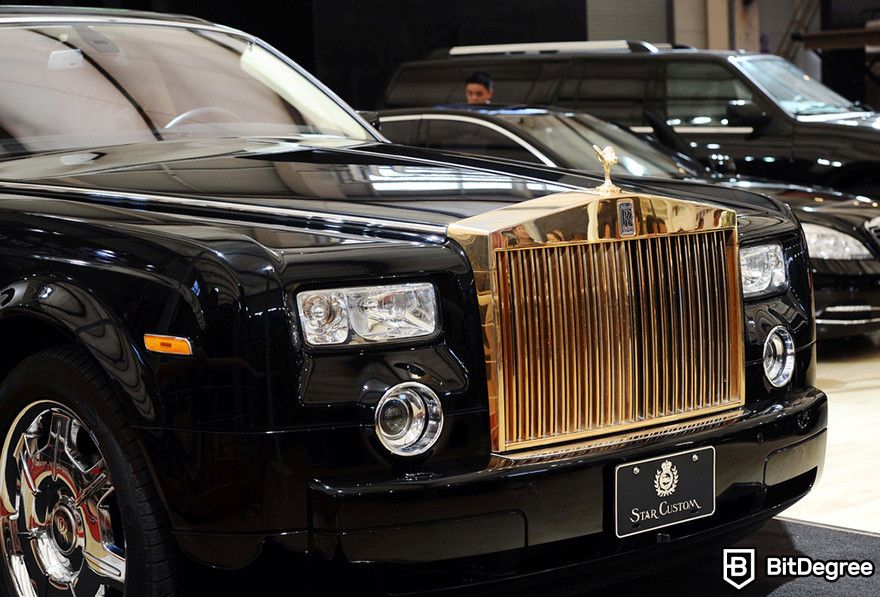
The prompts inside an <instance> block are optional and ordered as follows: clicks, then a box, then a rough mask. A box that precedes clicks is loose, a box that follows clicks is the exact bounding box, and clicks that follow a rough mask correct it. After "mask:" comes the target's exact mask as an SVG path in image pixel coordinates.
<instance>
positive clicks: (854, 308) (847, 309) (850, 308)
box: [823, 305, 880, 313]
mask: <svg viewBox="0 0 880 597" xmlns="http://www.w3.org/2000/svg"><path fill="white" fill-rule="evenodd" d="M869 311H880V307H873V306H871V305H836V306H833V307H828V308H826V309H825V310H824V311H823V313H865V312H869Z"/></svg>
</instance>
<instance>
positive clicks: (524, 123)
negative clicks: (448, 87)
mask: <svg viewBox="0 0 880 597" xmlns="http://www.w3.org/2000/svg"><path fill="white" fill-rule="evenodd" d="M380 117H381V118H380V120H381V127H382V133H383V134H384V135H385V136H387V137H388V138H389V139H390V140H392V141H395V142H397V143H403V144H406V145H414V146H417V147H426V148H430V149H439V150H444V151H453V152H463V153H471V154H475V155H484V156H492V157H500V158H505V159H511V160H518V161H525V162H529V163H533V164H544V165H547V166H553V167H559V168H568V169H572V170H577V171H581V172H587V173H594V174H600V173H601V172H602V167H601V165H600V164H599V162H598V161H597V160H596V156H595V153H594V151H593V146H594V145H598V146H601V147H604V146H606V145H609V144H610V145H612V146H614V148H615V149H616V151H617V154H618V158H619V161H620V170H621V173H622V174H623V175H625V176H631V177H655V178H667V179H678V180H690V181H697V180H701V181H705V182H709V183H712V184H720V185H725V186H733V187H737V188H743V189H749V190H752V191H756V192H759V193H764V194H767V195H770V196H772V197H774V198H776V199H779V200H780V201H783V202H784V203H786V204H787V205H788V206H789V207H791V208H792V209H793V210H794V212H795V214H796V215H797V217H798V219H799V220H800V222H801V223H802V224H803V228H804V233H805V236H806V239H807V247H808V248H809V250H810V255H811V264H812V266H813V277H814V281H815V288H814V293H815V298H816V318H817V319H816V326H817V332H818V336H819V338H820V339H831V338H842V337H846V336H854V335H857V334H867V333H872V332H876V331H877V330H880V207H878V204H877V201H876V200H874V199H871V198H868V197H864V196H856V195H849V194H847V193H842V192H840V191H835V190H833V189H829V188H824V187H818V188H817V187H805V186H802V185H794V184H786V183H780V182H773V181H768V180H764V179H759V178H749V177H743V176H736V175H729V174H719V173H717V172H714V171H711V170H709V169H707V168H706V167H703V166H701V165H700V164H699V162H697V161H696V160H695V159H693V156H691V155H689V151H690V149H691V148H690V146H689V145H688V144H686V143H684V142H682V141H681V140H680V139H672V138H673V136H675V135H676V133H675V132H674V131H673V130H671V127H667V130H666V131H665V132H664V136H665V138H667V139H672V140H673V141H674V142H673V143H671V144H672V145H675V146H677V147H679V149H680V151H679V152H673V151H670V150H669V149H668V148H667V147H666V146H665V145H662V144H660V143H659V142H656V140H655V141H654V142H653V143H650V142H649V141H648V140H644V139H641V138H639V137H637V136H636V135H634V134H632V133H630V132H628V131H627V130H625V129H623V128H621V127H618V126H615V125H613V124H611V123H608V122H605V121H602V120H599V119H598V118H595V117H593V116H592V115H589V114H586V113H584V112H580V111H577V110H563V109H561V108H548V107H539V106H516V105H508V106H504V105H482V106H481V105H473V106H469V105H453V106H436V107H433V108H405V109H401V110H386V111H383V112H381V113H380ZM655 126H656V128H658V129H659V128H660V127H663V126H665V124H664V123H662V122H660V123H655ZM652 139H653V138H652Z"/></svg>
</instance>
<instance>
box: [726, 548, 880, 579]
mask: <svg viewBox="0 0 880 597" xmlns="http://www.w3.org/2000/svg"><path fill="white" fill-rule="evenodd" d="M755 560H756V558H755V550H754V548H744V549H743V548H741V549H725V550H724V569H723V576H724V580H725V581H726V582H727V583H728V584H730V585H731V586H733V587H735V588H736V589H742V588H743V587H745V586H746V585H748V584H750V583H751V582H752V581H754V580H755V564H756V562H755ZM874 570H875V566H874V562H872V561H871V560H814V559H813V558H810V557H807V556H767V557H766V558H764V571H765V572H766V575H767V577H768V578H775V577H780V576H794V577H805V576H815V577H817V578H824V579H825V580H826V581H828V582H836V581H838V580H840V579H841V578H844V577H847V576H848V577H850V578H859V577H869V576H873V575H874Z"/></svg>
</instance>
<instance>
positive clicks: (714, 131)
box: [673, 126, 755, 135]
mask: <svg viewBox="0 0 880 597" xmlns="http://www.w3.org/2000/svg"><path fill="white" fill-rule="evenodd" d="M673 128H674V129H675V132H676V133H684V134H686V135H698V134H700V133H704V134H706V135H748V134H750V133H753V132H755V129H754V128H752V127H750V126H676V127H673Z"/></svg>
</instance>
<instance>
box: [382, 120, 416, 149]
mask: <svg viewBox="0 0 880 597" xmlns="http://www.w3.org/2000/svg"><path fill="white" fill-rule="evenodd" d="M418 130H419V119H418V118H413V119H411V120H385V119H384V118H383V119H382V120H381V121H380V130H379V132H380V133H382V134H383V135H385V136H386V137H388V139H389V140H391V141H394V142H395V143H400V144H401V145H414V144H415V143H416V142H417V141H418V136H417V133H418Z"/></svg>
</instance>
